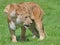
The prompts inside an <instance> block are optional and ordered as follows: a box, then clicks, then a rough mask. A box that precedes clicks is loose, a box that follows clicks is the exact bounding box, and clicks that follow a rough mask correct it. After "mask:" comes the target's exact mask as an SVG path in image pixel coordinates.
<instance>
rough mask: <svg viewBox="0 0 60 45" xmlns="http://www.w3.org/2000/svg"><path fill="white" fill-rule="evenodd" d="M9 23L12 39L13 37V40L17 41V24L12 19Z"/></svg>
mask: <svg viewBox="0 0 60 45" xmlns="http://www.w3.org/2000/svg"><path fill="white" fill-rule="evenodd" d="M8 25H9V31H10V34H11V39H12V42H17V40H16V36H15V28H16V27H15V24H14V22H13V21H10V22H9V23H8Z"/></svg>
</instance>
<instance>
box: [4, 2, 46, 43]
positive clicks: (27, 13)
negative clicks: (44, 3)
mask: <svg viewBox="0 0 60 45" xmlns="http://www.w3.org/2000/svg"><path fill="white" fill-rule="evenodd" d="M4 12H5V13H7V14H8V15H7V19H8V26H9V31H10V33H11V38H12V41H13V42H16V36H15V29H16V28H17V27H19V26H21V28H22V30H21V31H22V32H21V39H22V40H24V39H25V32H26V27H28V26H29V29H30V30H31V31H32V33H33V34H34V35H35V36H37V35H38V34H39V39H40V40H43V39H44V37H45V32H44V27H43V23H42V18H43V14H44V12H43V10H42V9H41V8H40V7H39V6H38V5H37V4H35V3H33V2H24V3H20V4H16V3H15V4H9V5H7V6H6V7H5V9H4ZM36 30H37V31H38V33H37V32H36Z"/></svg>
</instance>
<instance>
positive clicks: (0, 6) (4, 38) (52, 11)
mask: <svg viewBox="0 0 60 45" xmlns="http://www.w3.org/2000/svg"><path fill="white" fill-rule="evenodd" d="M20 2H36V3H37V4H39V5H40V6H41V7H42V9H43V10H44V12H45V15H44V19H43V23H44V28H45V31H46V33H47V37H46V38H45V39H44V40H43V41H38V38H35V39H32V36H31V35H32V33H31V32H30V31H29V30H27V32H26V38H27V39H29V41H24V42H22V41H18V42H16V43H12V42H11V40H10V33H9V30H8V26H7V20H6V15H5V14H4V13H3V10H4V7H5V6H6V5H7V4H11V3H20ZM20 32H21V31H20V29H17V30H16V36H17V37H19V36H20ZM0 45H60V0H0Z"/></svg>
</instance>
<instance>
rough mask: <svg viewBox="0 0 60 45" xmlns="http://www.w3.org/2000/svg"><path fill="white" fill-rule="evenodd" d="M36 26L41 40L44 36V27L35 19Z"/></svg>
mask: <svg viewBox="0 0 60 45" xmlns="http://www.w3.org/2000/svg"><path fill="white" fill-rule="evenodd" d="M36 28H37V30H38V32H39V39H40V40H43V39H44V38H45V32H44V27H43V24H42V21H41V20H39V21H36Z"/></svg>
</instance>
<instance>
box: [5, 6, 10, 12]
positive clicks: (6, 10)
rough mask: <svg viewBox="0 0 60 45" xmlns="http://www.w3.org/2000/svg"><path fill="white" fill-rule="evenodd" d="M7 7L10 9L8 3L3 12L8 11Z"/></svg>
mask: <svg viewBox="0 0 60 45" xmlns="http://www.w3.org/2000/svg"><path fill="white" fill-rule="evenodd" d="M9 9H10V5H7V6H6V7H5V9H4V12H5V13H8V12H9Z"/></svg>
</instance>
